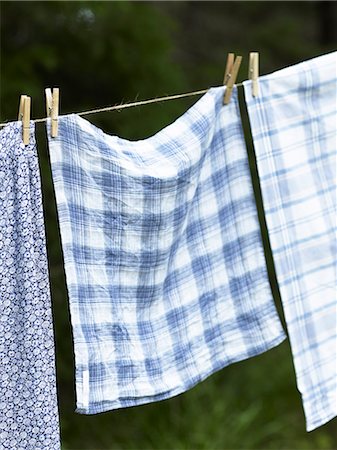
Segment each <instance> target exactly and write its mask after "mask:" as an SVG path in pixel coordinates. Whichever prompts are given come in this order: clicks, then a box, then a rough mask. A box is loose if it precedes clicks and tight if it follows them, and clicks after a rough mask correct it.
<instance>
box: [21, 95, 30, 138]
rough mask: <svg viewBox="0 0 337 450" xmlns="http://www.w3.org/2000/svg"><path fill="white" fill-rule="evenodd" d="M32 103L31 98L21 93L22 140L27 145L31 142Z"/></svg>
mask: <svg viewBox="0 0 337 450" xmlns="http://www.w3.org/2000/svg"><path fill="white" fill-rule="evenodd" d="M30 105H31V98H30V97H29V96H28V95H21V97H20V106H19V115H18V120H22V140H23V143H24V144H25V145H27V144H29V137H30Z"/></svg>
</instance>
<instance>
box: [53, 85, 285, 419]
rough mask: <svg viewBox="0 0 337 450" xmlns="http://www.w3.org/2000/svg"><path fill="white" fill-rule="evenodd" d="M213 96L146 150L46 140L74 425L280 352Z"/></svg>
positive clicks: (241, 180) (243, 162) (233, 121)
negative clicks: (67, 318) (72, 364)
mask: <svg viewBox="0 0 337 450" xmlns="http://www.w3.org/2000/svg"><path fill="white" fill-rule="evenodd" d="M223 93H224V88H222V87H220V88H213V89H211V90H210V91H209V92H208V93H207V94H206V95H204V96H203V97H202V98H201V99H200V100H199V101H198V102H197V103H196V104H195V105H194V106H193V107H192V108H190V109H189V110H188V111H187V112H186V113H185V114H184V115H183V116H182V117H180V118H179V119H177V120H176V121H175V122H174V123H173V124H171V125H169V126H168V127H166V128H164V129H163V130H161V131H160V132H158V133H157V134H155V135H154V136H152V137H150V138H148V139H145V140H141V141H137V142H130V141H127V140H125V139H121V138H119V137H116V136H109V135H107V134H105V133H103V132H102V131H101V130H100V129H98V128H96V127H95V126H94V125H92V124H91V123H90V122H88V121H86V120H84V119H82V118H81V117H79V116H76V115H68V116H62V117H60V119H59V137H58V138H49V150H50V158H51V165H52V174H53V181H54V186H55V193H56V200H57V208H58V215H59V222H60V230H61V238H62V246H63V253H64V262H65V270H66V279H67V286H68V292H69V300H70V308H71V320H72V326H73V335H74V346H75V361H76V393H77V409H76V411H77V412H80V413H88V414H91V413H98V412H102V411H106V410H111V409H115V408H120V407H127V406H134V405H138V404H142V403H149V402H152V401H156V400H162V399H165V398H169V397H172V396H174V395H177V394H179V393H181V392H184V391H186V390H187V389H188V388H191V387H192V386H193V385H195V384H196V383H197V382H200V381H201V380H203V379H205V378H206V377H207V376H209V375H210V374H212V373H213V372H215V371H217V370H219V369H221V368H222V367H224V366H226V365H228V364H230V363H233V362H235V361H239V360H242V359H245V358H249V357H251V356H254V355H257V354H259V353H262V352H264V351H266V350H268V349H269V348H271V347H273V346H276V345H277V344H279V343H280V342H281V341H283V339H284V338H285V334H284V332H283V329H282V326H281V323H280V321H279V318H278V315H277V312H276V310H275V306H274V303H273V299H272V295H271V291H270V286H269V282H268V277H267V272H266V267H265V259H264V253H263V248H262V243H261V237H260V231H259V223H258V219H257V213H256V206H255V201H254V195H253V190H252V185H251V178H250V172H249V166H248V160H247V153H246V147H245V142H244V137H243V134H242V129H241V123H240V115H239V108H238V100H237V92H236V91H234V94H233V98H232V101H231V103H230V105H228V106H227V107H223V105H222V99H223ZM47 126H48V128H49V127H50V121H49V122H48V123H47ZM48 135H49V133H48Z"/></svg>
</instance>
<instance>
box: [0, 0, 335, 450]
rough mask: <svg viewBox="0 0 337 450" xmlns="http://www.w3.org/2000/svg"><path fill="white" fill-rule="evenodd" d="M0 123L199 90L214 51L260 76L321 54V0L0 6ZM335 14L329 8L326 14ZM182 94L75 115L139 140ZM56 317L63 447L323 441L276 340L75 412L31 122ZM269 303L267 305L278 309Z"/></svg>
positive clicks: (326, 36)
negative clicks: (157, 390) (157, 392)
mask: <svg viewBox="0 0 337 450" xmlns="http://www.w3.org/2000/svg"><path fill="white" fill-rule="evenodd" d="M0 6H1V61H0V63H1V79H0V107H1V108H0V116H1V117H0V120H1V121H4V120H15V119H16V116H17V111H18V101H19V96H20V94H27V95H30V96H32V99H33V117H43V116H44V115H45V101H44V88H45V87H53V86H59V87H60V94H61V112H62V113H68V112H78V111H83V110H87V109H93V108H97V107H103V106H107V105H112V104H115V103H116V104H119V103H121V102H129V101H133V100H136V99H146V98H153V97H156V96H161V95H166V94H173V93H179V92H186V91H191V90H194V89H202V88H206V87H208V86H212V85H213V86H215V85H219V84H221V82H222V78H223V71H224V67H225V60H226V53H227V52H229V51H234V52H236V53H238V54H242V55H243V56H244V61H243V64H242V69H241V72H240V79H241V80H242V79H245V78H246V76H245V74H246V73H247V62H248V57H247V56H248V52H249V51H252V50H254V51H259V52H260V63H261V73H262V74H263V73H268V72H270V71H272V70H277V69H279V68H282V67H284V66H286V65H289V64H294V63H296V62H300V61H302V60H304V59H307V58H311V57H314V56H317V55H319V54H323V53H325V52H328V51H331V50H334V47H335V45H336V42H337V39H336V30H337V25H336V20H334V19H333V17H334V14H333V13H334V12H337V11H336V4H335V3H334V2H272V6H271V2H105V1H90V2H85V1H70V2H68V1H56V2H55V1H48V2H31V1H28V2H1V3H0ZM336 17H337V15H336ZM194 101H195V97H194V98H190V99H184V100H177V101H172V102H165V103H160V104H155V105H151V106H143V107H140V108H131V109H128V110H123V111H122V112H119V113H118V112H110V113H102V114H95V115H92V116H88V117H87V119H88V120H90V121H91V122H93V123H95V124H96V125H97V126H99V127H101V128H103V129H104V131H106V132H107V133H111V134H117V135H119V136H123V137H125V138H127V139H141V138H145V137H147V136H149V135H151V134H153V133H155V132H156V131H158V130H159V129H161V128H162V127H164V126H165V125H167V124H168V123H170V122H172V121H173V120H174V119H175V118H176V117H178V116H179V115H180V114H182V113H183V112H184V111H185V110H186V109H187V108H188V107H189V106H190V105H191V104H192V103H194ZM37 139H38V151H39V156H40V166H41V176H42V184H43V197H44V207H45V218H46V228H47V240H48V255H49V262H50V275H51V287H52V299H53V311H54V317H55V337H56V350H57V378H58V394H59V408H60V419H61V431H62V443H63V448H64V450H75V449H78V450H82V449H83V450H85V449H91V450H98V449H102V450H103V449H114V450H117V449H123V450H124V449H125V450H126V449H127V450H130V449H170V450H178V449H182V450H185V449H186V450H187V449H188V450H190V449H200V450H202V449H205V450H218V449H223V450H225V449H227V450H229V449H275V450H276V449H287V450H295V449H296V450H302V449H303V450H306V449H308V450H313V449H322V450H323V449H324V450H330V449H333V448H334V449H336V448H337V436H336V420H334V421H332V422H330V424H327V425H326V426H324V427H321V428H320V429H319V430H317V431H314V432H311V433H310V434H308V433H306V432H305V425H304V417H303V412H302V405H301V399H300V394H299V393H298V391H297V389H296V384H295V374H294V369H293V364H292V359H291V353H290V348H289V344H288V343H283V344H282V345H280V346H279V347H278V348H276V349H273V350H271V351H269V352H267V353H265V354H264V355H261V356H259V357H255V358H253V359H251V360H248V361H243V362H240V363H237V364H234V365H232V366H230V367H227V368H225V369H224V370H222V371H220V372H219V373H216V374H214V375H213V376H212V377H210V378H209V379H207V380H206V381H204V382H203V383H200V384H199V385H198V386H196V387H195V388H193V389H191V390H190V391H189V392H186V393H185V394H183V395H180V396H178V397H176V398H173V399H170V400H166V401H162V402H158V403H153V404H149V405H144V406H139V407H135V408H129V409H124V410H118V411H114V412H109V413H104V414H99V415H96V416H82V415H78V414H75V413H74V412H73V411H74V404H75V395H74V361H73V347H72V337H71V327H70V317H69V311H68V301H67V293H66V287H65V276H64V270H63V261H62V254H61V247H60V239H59V230H58V225H57V216H56V210H55V199H54V192H53V187H52V183H51V175H50V167H49V161H48V156H47V154H48V152H47V147H46V136H45V129H44V125H43V124H38V125H37ZM278 306H279V305H278Z"/></svg>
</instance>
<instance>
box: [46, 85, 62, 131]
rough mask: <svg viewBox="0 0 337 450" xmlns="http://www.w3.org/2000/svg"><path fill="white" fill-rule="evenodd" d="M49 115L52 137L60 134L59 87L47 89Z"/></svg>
mask: <svg viewBox="0 0 337 450" xmlns="http://www.w3.org/2000/svg"><path fill="white" fill-rule="evenodd" d="M45 93H46V109H47V117H50V118H51V137H57V135H58V115H59V88H53V93H52V92H51V89H50V88H46V89H45Z"/></svg>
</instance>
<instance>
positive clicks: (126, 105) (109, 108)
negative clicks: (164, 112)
mask: <svg viewBox="0 0 337 450" xmlns="http://www.w3.org/2000/svg"><path fill="white" fill-rule="evenodd" d="M235 86H242V83H237V84H235ZM209 89H210V88H207V89H202V90H200V91H194V92H187V93H185V94H176V95H168V96H166V97H157V98H151V99H149V100H140V101H138V102H132V103H122V104H120V105H114V106H106V107H105V108H99V109H91V110H89V111H81V112H77V113H68V114H63V115H69V114H77V115H79V116H85V115H87V114H95V113H99V112H105V111H113V110H120V109H125V108H131V107H134V106H142V105H148V104H150V103H159V102H165V101H167V100H175V99H178V98H183V97H192V96H194V95H200V94H205V93H206V92H207V91H208V90H209ZM59 117H62V115H60V116H59ZM46 120H47V117H43V118H41V119H34V120H32V122H34V123H38V122H45V121H46ZM8 123H9V122H4V123H0V127H4V126H5V125H7V124H8Z"/></svg>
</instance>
